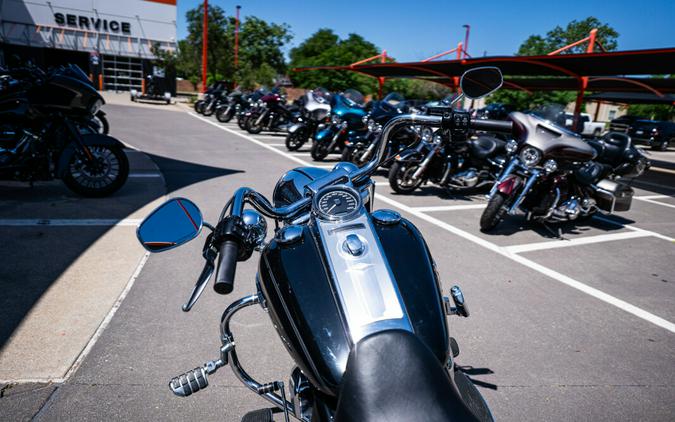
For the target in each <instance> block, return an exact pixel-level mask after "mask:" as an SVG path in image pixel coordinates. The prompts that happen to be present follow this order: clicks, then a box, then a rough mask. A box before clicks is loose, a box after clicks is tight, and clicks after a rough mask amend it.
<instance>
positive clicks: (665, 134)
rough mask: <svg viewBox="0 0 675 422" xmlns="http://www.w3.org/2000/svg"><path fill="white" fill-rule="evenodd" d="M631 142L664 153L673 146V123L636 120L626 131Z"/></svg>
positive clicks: (674, 125)
mask: <svg viewBox="0 0 675 422" xmlns="http://www.w3.org/2000/svg"><path fill="white" fill-rule="evenodd" d="M628 135H629V136H630V137H631V138H632V139H633V142H638V143H644V144H647V145H649V146H650V147H651V148H652V149H655V150H659V151H666V150H667V149H668V146H670V145H671V144H675V122H664V121H657V120H638V121H636V122H635V123H633V125H632V126H631V127H630V128H629V129H628Z"/></svg>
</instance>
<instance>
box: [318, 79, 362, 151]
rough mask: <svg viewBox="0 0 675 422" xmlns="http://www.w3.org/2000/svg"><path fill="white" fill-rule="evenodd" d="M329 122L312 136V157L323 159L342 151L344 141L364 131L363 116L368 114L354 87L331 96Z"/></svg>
mask: <svg viewBox="0 0 675 422" xmlns="http://www.w3.org/2000/svg"><path fill="white" fill-rule="evenodd" d="M330 105H331V115H330V119H331V121H330V124H329V125H327V126H326V127H325V128H323V129H321V130H319V131H318V132H317V134H316V136H315V137H314V142H313V143H312V150H311V151H310V153H311V155H312V159H314V160H315V161H322V160H324V159H325V158H326V157H327V156H328V154H330V153H332V152H334V151H340V152H341V151H342V149H343V148H344V146H345V141H347V140H348V139H349V138H352V137H358V136H360V135H363V134H365V133H366V131H367V128H366V124H365V122H364V117H365V116H366V115H367V114H368V113H367V111H366V108H365V106H364V97H363V94H361V93H360V92H359V91H357V90H355V89H348V90H345V91H344V92H341V93H339V94H333V96H332V97H331V104H330Z"/></svg>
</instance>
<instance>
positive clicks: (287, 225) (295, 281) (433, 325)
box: [138, 68, 501, 422]
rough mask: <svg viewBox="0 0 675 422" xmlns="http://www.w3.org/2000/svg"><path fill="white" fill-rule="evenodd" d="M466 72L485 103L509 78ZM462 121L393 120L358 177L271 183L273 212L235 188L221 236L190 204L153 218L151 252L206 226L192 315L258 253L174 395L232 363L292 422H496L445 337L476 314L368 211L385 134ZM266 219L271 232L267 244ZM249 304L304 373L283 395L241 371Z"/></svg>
mask: <svg viewBox="0 0 675 422" xmlns="http://www.w3.org/2000/svg"><path fill="white" fill-rule="evenodd" d="M469 72H470V73H469ZM467 74H468V75H471V76H472V79H474V80H480V81H483V82H482V83H481V84H480V87H478V86H476V87H472V86H470V85H469V86H465V87H464V92H465V93H466V95H467V96H470V95H476V96H480V95H482V94H484V93H485V91H486V90H491V89H493V88H494V87H495V85H494V81H495V75H496V74H497V75H499V77H500V78H501V74H500V73H499V71H498V70H497V69H496V68H480V69H472V70H470V71H468V72H467ZM464 117H468V115H467V114H465V113H461V112H457V113H455V112H450V113H449V114H448V115H447V116H444V117H441V116H422V115H401V116H398V117H396V118H394V119H392V120H391V121H390V122H389V123H388V124H387V125H386V126H385V127H384V129H383V133H382V142H381V143H380V144H379V145H380V147H379V149H378V151H377V153H376V154H375V156H374V157H373V159H372V160H371V161H370V162H369V163H368V164H367V165H365V166H364V167H362V168H358V167H356V166H355V165H353V164H351V163H338V164H337V165H336V166H335V167H334V168H333V170H332V171H327V170H323V169H317V168H300V169H295V170H291V171H289V172H288V173H286V174H285V175H284V176H283V177H282V178H281V179H280V180H279V182H278V183H277V186H276V187H275V190H274V194H273V196H274V199H273V202H272V203H270V202H269V201H268V200H267V199H266V198H265V197H264V196H262V195H261V194H260V193H258V192H256V191H254V190H252V189H249V188H240V189H238V190H237V191H236V192H235V193H234V196H233V197H232V199H231V200H230V201H228V203H227V204H226V205H225V207H224V209H223V211H222V213H221V218H219V221H218V224H217V225H216V227H213V226H211V225H209V224H205V223H203V220H202V214H201V212H200V211H199V209H198V208H197V206H196V205H194V204H193V203H192V202H190V201H189V200H187V199H184V198H176V199H172V200H171V201H169V202H167V203H165V204H164V205H162V206H161V207H159V208H158V209H157V210H155V211H154V212H153V213H152V214H151V215H150V216H149V217H148V218H146V220H145V221H144V222H143V223H142V224H141V226H140V227H139V229H138V238H139V241H140V242H141V243H142V244H143V246H144V247H145V248H146V249H147V250H148V251H151V252H160V251H164V250H168V249H171V248H174V247H177V246H179V245H181V244H183V243H185V242H187V241H189V240H191V239H193V238H195V237H196V236H197V235H198V234H199V232H200V230H201V228H202V226H205V227H207V228H210V229H211V230H212V232H211V233H210V234H209V235H208V236H207V238H206V242H205V245H204V249H203V255H204V257H205V259H206V265H205V267H204V270H203V271H202V273H201V276H200V277H199V279H198V282H197V284H196V285H195V287H194V289H193V293H192V295H191V296H190V298H189V300H188V301H187V303H186V304H185V305H184V306H183V310H184V311H188V310H190V309H191V308H192V306H193V305H194V303H195V301H196V300H197V298H198V297H199V295H200V294H201V292H202V291H203V290H204V288H205V285H206V283H207V282H208V280H209V278H210V276H211V275H212V274H213V273H214V272H215V273H216V280H215V284H214V289H215V291H216V292H217V293H220V294H227V293H230V292H232V290H233V287H234V278H235V271H236V264H237V261H244V260H247V259H249V258H251V256H252V254H253V252H254V251H256V250H258V251H260V253H261V257H260V264H259V270H258V276H257V282H256V288H257V291H256V292H255V293H254V294H252V295H250V296H246V297H244V298H242V299H239V300H237V301H235V302H233V303H232V304H231V305H230V306H229V307H228V308H227V309H226V310H225V312H224V313H223V316H222V318H221V324H220V333H221V340H222V347H221V348H220V350H219V354H218V357H217V358H216V359H215V360H213V361H209V362H207V363H206V364H204V365H203V366H200V367H198V368H196V369H194V370H192V371H189V372H187V373H185V374H182V375H180V376H178V377H176V378H174V379H172V380H171V382H170V384H169V386H170V389H171V391H172V392H174V393H175V394H176V395H178V396H189V395H191V394H193V393H196V392H198V391H200V390H201V389H204V388H206V387H207V386H208V381H209V380H208V378H209V377H210V376H212V375H213V374H214V373H215V372H216V371H217V370H218V369H219V368H221V367H223V366H226V365H230V366H231V368H232V370H233V371H234V373H235V375H236V376H237V378H239V379H240V380H241V381H242V382H243V383H244V385H245V386H247V387H248V388H249V389H250V390H252V391H253V392H254V393H256V394H258V395H260V396H262V397H263V398H265V399H266V400H268V401H269V402H270V403H272V404H273V405H274V407H275V408H276V410H277V411H278V412H283V413H284V414H285V415H284V416H285V419H286V420H289V417H290V416H293V417H295V418H297V419H298V420H301V421H312V422H317V421H335V422H348V421H355V422H356V421H358V422H372V421H460V420H462V421H464V420H480V421H491V420H492V416H491V414H490V410H489V408H488V407H487V405H486V403H485V401H484V400H483V398H482V397H481V395H480V393H479V391H478V389H477V388H476V387H475V386H474V385H473V383H472V382H471V380H470V379H469V378H468V377H467V376H466V375H465V374H464V373H463V372H462V370H461V369H460V368H459V367H458V366H457V365H455V363H454V358H455V357H456V356H457V355H458V354H459V348H458V346H457V343H456V342H455V341H454V339H453V338H451V337H449V336H448V322H447V320H446V316H447V315H458V316H463V317H467V316H468V315H469V312H468V310H467V307H466V304H465V301H464V297H463V295H462V292H461V290H460V288H459V287H457V286H455V287H453V288H452V289H451V290H450V296H451V298H445V297H443V296H442V293H441V291H440V289H439V285H440V281H439V279H438V272H437V271H436V269H435V265H434V263H433V259H432V257H431V254H430V252H429V249H428V247H427V244H426V243H425V241H424V239H423V237H422V235H421V233H420V232H419V230H418V229H417V228H416V227H415V226H414V225H413V224H412V223H411V222H410V221H408V220H406V219H404V218H402V217H401V216H400V215H399V214H398V213H396V212H394V211H389V210H377V211H374V210H373V209H372V206H373V188H374V183H373V181H372V180H371V179H370V176H371V175H372V174H373V173H374V172H375V171H376V170H377V168H378V166H379V165H380V164H381V163H382V162H383V160H384V159H385V156H384V152H385V147H386V142H387V141H388V140H389V139H390V136H392V134H393V133H395V132H396V131H397V130H399V129H400V128H402V127H406V126H409V125H429V126H436V127H444V128H447V129H449V130H454V131H457V132H459V131H468V130H469V128H470V126H471V123H470V121H469V119H468V118H467V119H464ZM479 123H480V122H479ZM246 205H249V206H251V207H253V208H254V209H255V210H252V209H248V210H245V206H246ZM263 216H265V217H268V218H271V219H274V220H275V222H276V226H275V227H276V229H275V232H274V235H273V238H272V239H271V240H269V242H266V241H265V236H266V230H267V224H266V222H265V220H264V218H263ZM216 262H217V264H216ZM252 305H260V307H261V308H262V309H263V310H265V312H266V313H267V315H269V316H270V318H271V320H272V323H273V324H274V326H275V327H276V329H277V331H278V333H279V335H280V337H281V339H282V341H283V343H284V345H285V346H286V348H287V350H288V351H289V352H290V354H291V355H292V357H293V359H294V361H295V363H296V365H297V366H296V367H295V369H294V370H293V371H292V373H291V377H290V383H289V385H287V384H285V383H284V382H282V381H273V382H269V383H261V382H258V381H256V380H255V379H253V378H252V377H251V376H250V375H249V374H248V373H247V371H246V370H244V368H243V367H242V364H241V362H239V358H238V356H237V348H238V345H237V343H236V341H235V338H234V336H233V333H232V331H231V321H232V317H233V316H234V315H235V314H236V313H237V312H239V311H240V310H242V309H244V308H246V307H248V306H252ZM287 392H288V393H289V394H290V397H288V396H287V394H286V393H287ZM244 420H247V421H249V420H256V421H272V411H271V410H270V409H263V410H261V411H256V412H252V413H249V414H248V415H246V416H245V417H244Z"/></svg>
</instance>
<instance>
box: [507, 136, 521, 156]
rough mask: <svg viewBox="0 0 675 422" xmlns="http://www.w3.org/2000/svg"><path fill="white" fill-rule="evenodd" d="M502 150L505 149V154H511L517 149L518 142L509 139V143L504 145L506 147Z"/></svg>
mask: <svg viewBox="0 0 675 422" xmlns="http://www.w3.org/2000/svg"><path fill="white" fill-rule="evenodd" d="M504 148H506V153H507V154H513V153H514V152H516V150H517V149H518V142H517V141H516V140H515V139H511V140H510V141H509V142H507V143H506V146H505V147H504Z"/></svg>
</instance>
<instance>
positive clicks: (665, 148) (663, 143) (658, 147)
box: [652, 140, 670, 151]
mask: <svg viewBox="0 0 675 422" xmlns="http://www.w3.org/2000/svg"><path fill="white" fill-rule="evenodd" d="M669 145H670V142H669V141H667V140H663V141H661V142H659V143H658V144H656V145H654V146H653V147H652V149H655V150H657V151H668V146H669Z"/></svg>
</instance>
